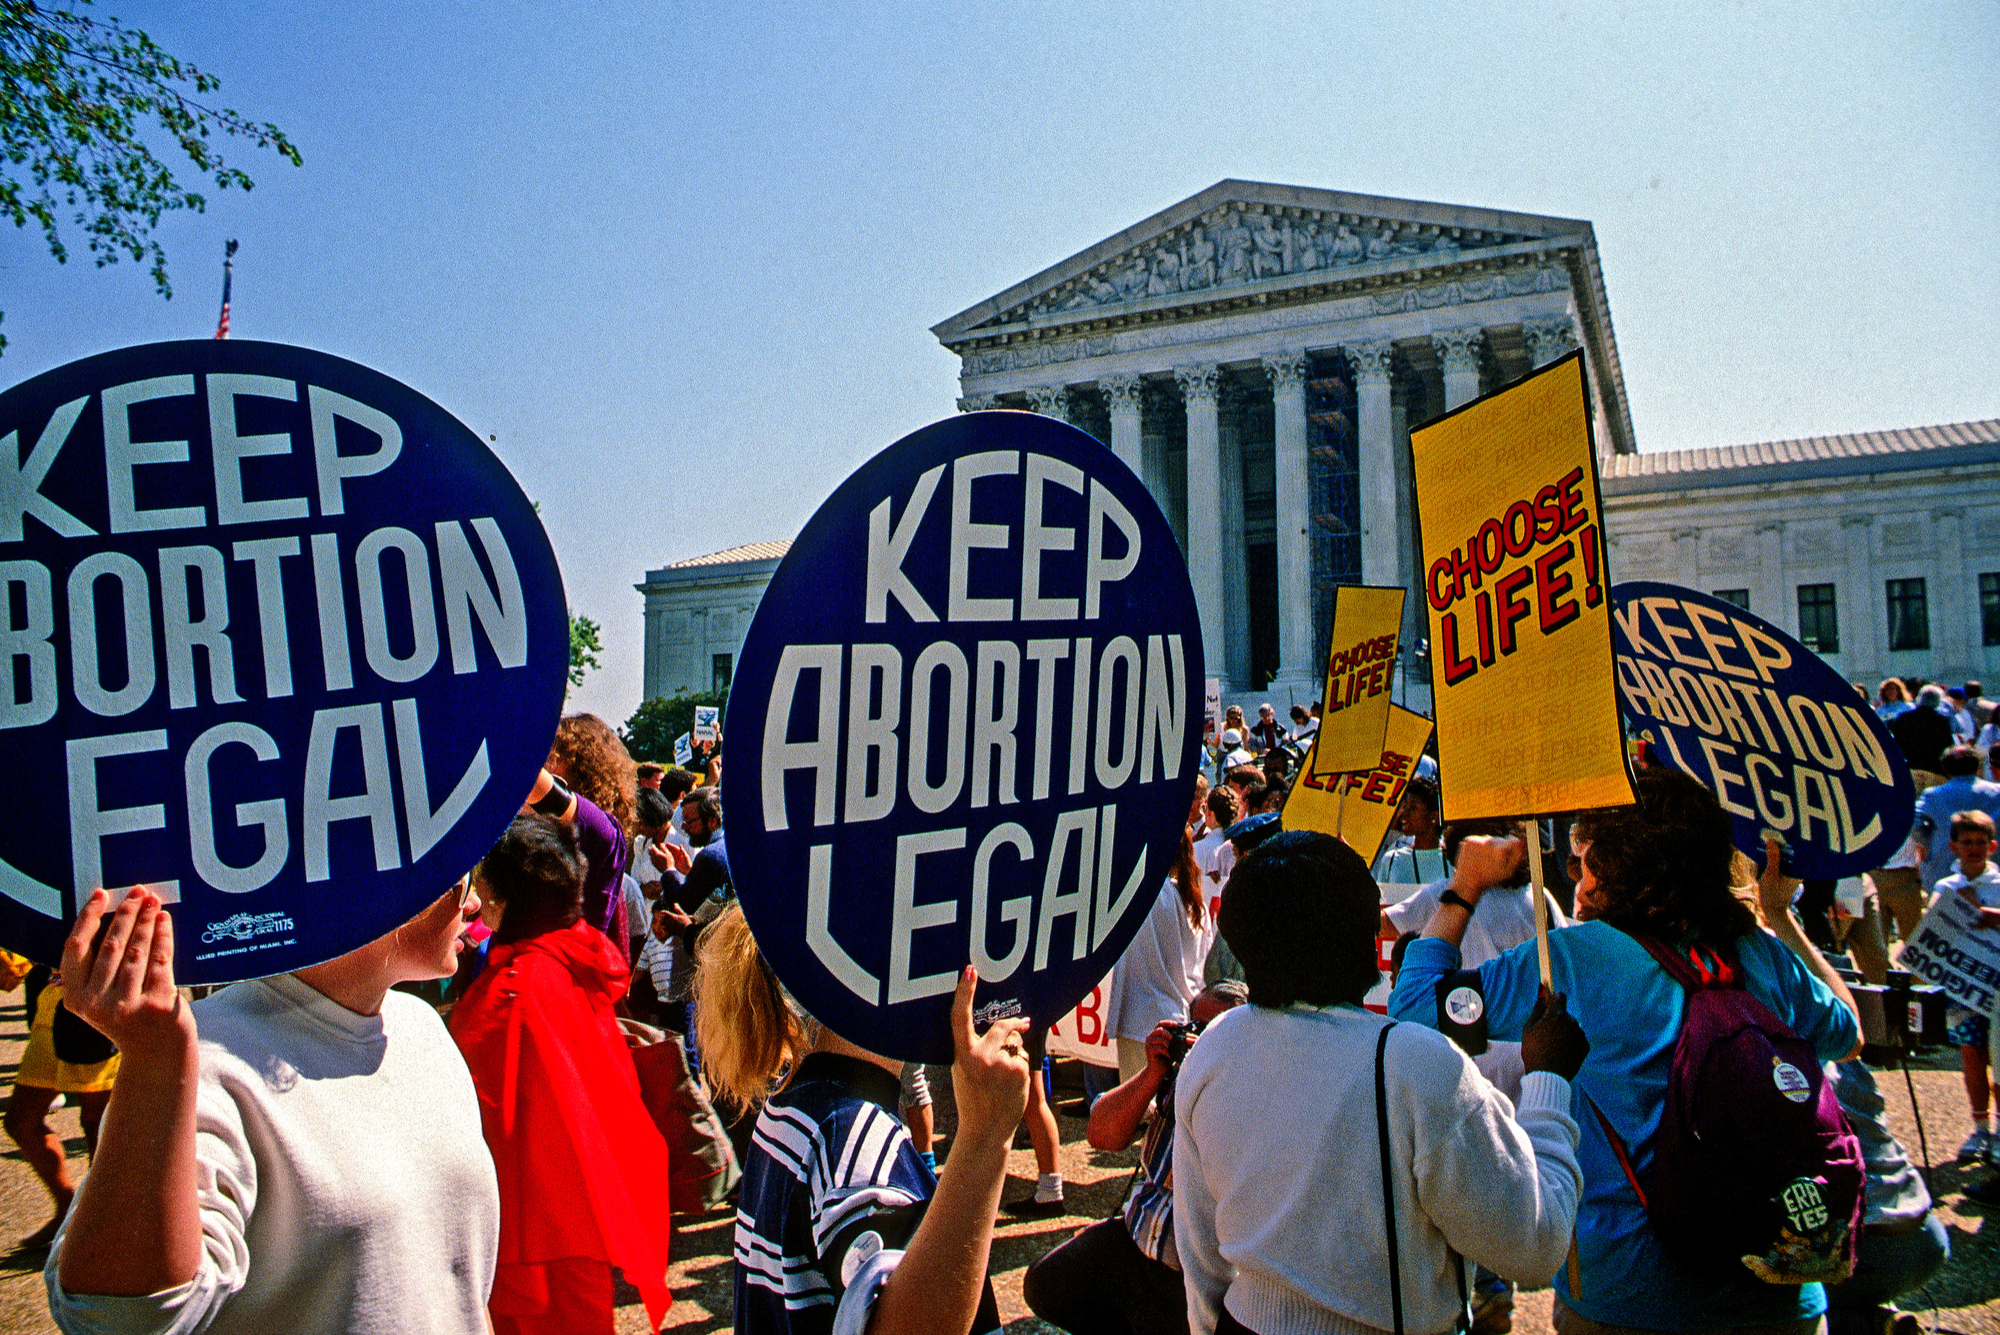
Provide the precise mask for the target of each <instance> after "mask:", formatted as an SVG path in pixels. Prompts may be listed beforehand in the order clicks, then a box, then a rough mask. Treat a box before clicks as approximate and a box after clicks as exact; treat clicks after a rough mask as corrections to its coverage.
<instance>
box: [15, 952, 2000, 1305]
mask: <svg viewBox="0 0 2000 1335" xmlns="http://www.w3.org/2000/svg"><path fill="white" fill-rule="evenodd" d="M26 1038H27V1030H26V1025H25V1023H24V1021H23V1016H22V1012H21V997H20V994H19V993H18V992H16V993H14V994H12V995H10V996H5V997H0V1081H11V1079H12V1077H13V1074H14V1071H15V1069H16V1066H17V1065H18V1063H19V1061H20V1054H21V1048H22V1045H23V1043H24V1042H25V1041H26ZM1877 1081H1878V1083H1879V1084H1880V1086H1881V1088H1882V1092H1883V1094H1884V1096H1885V1098H1886V1099H1887V1101H1888V1115H1889V1126H1890V1129H1891V1130H1892V1131H1893V1132H1894V1133H1895V1134H1896V1136H1897V1137H1898V1138H1899V1139H1900V1140H1902V1141H1903V1143H1904V1144H1905V1145H1907V1146H1909V1147H1910V1149H1911V1151H1912V1153H1913V1154H1920V1149H1919V1145H1920V1139H1919V1136H1918V1130H1917V1118H1916V1114H1915V1109H1913V1106H1912V1103H1911V1099H1910V1092H1909V1091H1910V1088H1912V1087H1913V1088H1914V1090H1915V1092H1916V1095H1917V1105H1916V1106H1917V1107H1919V1108H1921V1111H1922V1114H1923V1127H1924V1132H1925V1136H1924V1139H1926V1140H1927V1141H1928V1143H1929V1147H1930V1158H1931V1161H1932V1163H1933V1165H1934V1166H1933V1168H1932V1170H1931V1184H1932V1192H1933V1194H1934V1196H1935V1197H1936V1198H1937V1200H1938V1203H1939V1212H1940V1216H1941V1218H1942V1219H1943V1221H1944V1223H1945V1226H1946V1228H1947V1229H1949V1231H1950V1234H1951V1245H1952V1258H1951V1261H1950V1263H1949V1264H1948V1265H1947V1266H1946V1267H1945V1269H1944V1270H1943V1272H1942V1273H1940V1275H1939V1276H1938V1277H1937V1278H1936V1279H1935V1280H1933V1281H1932V1282H1931V1284H1930V1286H1929V1287H1928V1288H1927V1289H1925V1290H1922V1291H1920V1292H1919V1293H1917V1294H1911V1295H1907V1296H1906V1297H1905V1298H1904V1299H1903V1300H1902V1305H1903V1306H1904V1307H1905V1308H1907V1309H1909V1310H1912V1311H1917V1312H1920V1313H1921V1314H1922V1321H1923V1325H1924V1327H1925V1329H1926V1330H1935V1331H1937V1332H1939V1333H1940V1335H1950V1333H1951V1332H1957V1333H1958V1335H2000V1209H1992V1210H1989V1209H1987V1208H1985V1207H1982V1206H1979V1205H1975V1204H1972V1203H1971V1202H1968V1201H1966V1200H1965V1199H1964V1197H1963V1192H1964V1190H1965V1188H1966V1187H1967V1186H1969V1185H1971V1184H1972V1183H1974V1182H1976V1181H1979V1180H1981V1179H1982V1178H1984V1177H1985V1176H1986V1174H1987V1173H1989V1172H1992V1171H1995V1170H1990V1169H1981V1168H1961V1167H1959V1166H1957V1165H1956V1164H1953V1163H1950V1162H1949V1161H1948V1160H1949V1156H1950V1155H1951V1154H1952V1153H1953V1152H1954V1151H1955V1150H1956V1149H1957V1147H1958V1143H1959V1142H1960V1141H1961V1140H1963V1139H1964V1138H1965V1133H1966V1129H1967V1128H1966V1119H1965V1092H1964V1087H1963V1085H1962V1084H1961V1083H1960V1078H1959V1074H1958V1056H1957V1053H1956V1051H1955V1050H1952V1049H1946V1048H1933V1049H1928V1050H1926V1051H1924V1052H1923V1053H1920V1054H1919V1055H1918V1056H1917V1057H1915V1058H1913V1059H1912V1060H1911V1063H1910V1081H1909V1084H1908V1085H1907V1086H1906V1084H1905V1082H1904V1079H1903V1076H1902V1073H1901V1072H1900V1071H1881V1072H1878V1073H1877ZM931 1088H932V1090H933V1092H934V1093H935V1095H936V1096H937V1099H938V1109H937V1120H938V1131H939V1139H940V1141H941V1142H943V1144H944V1146H945V1150H946V1154H945V1159H946V1165H947V1168H948V1167H949V1161H950V1156H949V1143H950V1136H951V1131H952V1127H953V1124H954V1121H955V1119H954V1117H953V1114H952V1105H951V1081H950V1078H949V1075H948V1073H947V1072H945V1071H944V1070H942V1069H941V1068H933V1069H932V1078H931ZM1056 1112H1057V1120H1058V1122H1059V1123H1060V1125H1061V1128H1062V1139H1063V1148H1062V1170H1063V1177H1064V1179H1065V1181H1066V1183H1067V1189H1066V1200H1067V1204H1068V1207H1069V1211H1070V1212H1069V1213H1068V1214H1065V1215H1060V1216H1053V1217H1047V1218H1038V1219H1029V1220H1020V1221H1015V1220H1003V1222H1002V1224H1001V1226H1000V1228H999V1229H998V1230H997V1232H996V1234H995V1238H994V1243H993V1287H994V1294H995V1296H996V1298H997V1299H998V1300H999V1304H1000V1314H1001V1317H1002V1319H1003V1320H1004V1321H1005V1322H1006V1330H1007V1332H1008V1335H1048V1333H1050V1332H1054V1330H1055V1328H1054V1327H1052V1326H1049V1325H1046V1324H1045V1323H1043V1322H1041V1321H1039V1320H1037V1319H1036V1318H1034V1317H1033V1316H1031V1315H1029V1314H1028V1311H1027V1309H1026V1307H1025V1306H1024V1305H1023V1304H1022V1302H1021V1276H1022V1273H1023V1272H1024V1271H1025V1270H1026V1269H1027V1267H1028V1265H1029V1264H1030V1263H1032V1262H1033V1261H1034V1260H1035V1259H1036V1258H1037V1257H1040V1256H1041V1255H1042V1254H1043V1253H1045V1252H1047V1251H1048V1250H1049V1249H1050V1248H1052V1247H1054V1246H1056V1245H1057V1244H1059V1243H1061V1242H1063V1241H1065V1240H1066V1239H1068V1238H1069V1237H1070V1236H1071V1235H1072V1234H1073V1233H1075V1232H1076V1231H1077V1230H1078V1229H1080V1228H1082V1227H1084V1226H1086V1225H1088V1224H1091V1223H1094V1222H1096V1221H1097V1220H1099V1219H1102V1218H1105V1217H1106V1216H1107V1215H1109V1214H1110V1213H1111V1212H1112V1211H1113V1210H1114V1209H1115V1208H1116V1207H1117V1205H1118V1202H1119V1201H1120V1200H1121V1199H1122V1198H1123V1195H1124V1190H1125V1184H1126V1181H1127V1179H1129V1178H1130V1176H1131V1174H1132V1169H1133V1165H1134V1160H1135V1150H1125V1151H1121V1152H1120V1153H1117V1154H1105V1153H1101V1152H1099V1151H1096V1150H1092V1149H1091V1148H1090V1147H1089V1146H1088V1145H1086V1144H1084V1143H1083V1126H1084V1124H1083V1117H1082V1113H1083V1106H1082V1098H1081V1094H1080V1092H1079V1091H1075V1090H1068V1089H1059V1090H1058V1098H1057V1103H1056ZM54 1121H55V1125H56V1127H57V1129H58V1131H59V1132H60V1133H61V1134H62V1135H63V1136H64V1137H65V1139H66V1142H67V1144H68V1147H69V1152H70V1154H71V1156H72V1157H73V1158H75V1159H78V1160H81V1159H82V1157H83V1133H82V1131H81V1129H80V1128H79V1126H78V1124H77V1120H76V1112H75V1110H73V1109H68V1108H65V1109H61V1110H59V1111H58V1112H57V1113H56V1114H55V1116H54ZM1369 1143H1370V1144H1371V1145H1372V1143H1373V1142H1372V1140H1371V1141H1370V1142H1369ZM1034 1181H1035V1160H1034V1154H1033V1152H1032V1151H1030V1150H1027V1149H1019V1150H1015V1151H1014V1152H1013V1153H1012V1154H1010V1155H1009V1158H1008V1183H1007V1189H1006V1192H1005V1195H1004V1199H1007V1200H1012V1199H1013V1198H1014V1197H1016V1196H1019V1195H1024V1194H1026V1193H1028V1192H1030V1191H1032V1190H1033V1187H1034ZM49 1209H50V1205H49V1199H48V1196H47V1194H46V1193H45V1192H44V1191H43V1190H42V1187H41V1184H40V1183H39V1182H38V1181H36V1179H35V1177H34V1175H33V1174H32V1173H30V1172H29V1171H28V1168H27V1166H26V1164H24V1163H23V1162H22V1160H21V1157H20V1155H19V1153H18V1152H17V1151H15V1150H14V1149H13V1148H12V1146H11V1144H10V1145H8V1147H7V1149H6V1151H5V1153H4V1154H0V1251H4V1250H5V1249H6V1248H7V1247H8V1246H9V1245H10V1243H11V1240H12V1239H16V1238H20V1237H23V1236H25V1235H27V1234H28V1233H30V1232H32V1231H34V1229H35V1228H37V1227H38V1226H40V1225H41V1224H42V1222H43V1221H44V1220H46V1219H47V1218H48V1212H49ZM733 1230H734V1218H733V1216H732V1215H731V1214H729V1213H728V1212H726V1211H717V1212H715V1213H712V1214H709V1215H706V1216H702V1217H699V1218H684V1219H682V1220H680V1221H679V1224H678V1227H677V1229H676V1232H675V1235H674V1263H673V1269H672V1272H671V1274H670V1276H669V1281H668V1282H669V1286H670V1287H671V1288H672V1290H673V1293H674V1306H673V1310H672V1311H671V1312H669V1313H668V1314H667V1321H666V1326H665V1329H668V1330H673V1331H682V1332H688V1333H689V1335H714V1333H716V1332H722V1331H728V1330H731V1329H733V1325H734V1323H733V1318H732V1316H731V1304H730V1269H731V1266H730V1259H729V1255H730V1241H731V1235H732V1233H733ZM41 1263H42V1257H41V1255H40V1254H39V1253H36V1254H21V1253H18V1252H7V1253H6V1254H4V1255H0V1335H41V1333H42V1332H53V1331H54V1330H55V1325H54V1323H53V1322H51V1321H50V1320H49V1316H48V1307H47V1300H46V1297H45V1295H44V1291H43V1287H42V1276H41V1268H42V1267H41ZM621 1294H622V1300H623V1301H622V1304H621V1306H620V1307H619V1310H618V1321H617V1328H618V1331H619V1332H620V1335H642V1333H643V1332H644V1331H645V1329H646V1323H645V1314H644V1310H643V1309H642V1308H641V1307H640V1306H639V1303H638V1295H637V1293H636V1292H635V1291H634V1290H632V1289H631V1288H629V1287H623V1288H622V1289H621ZM1549 1298H1550V1295H1549V1293H1548V1291H1547V1290H1546V1289H1544V1290H1542V1291H1540V1292H1524V1293H1522V1294H1521V1295H1520V1296H1519V1300H1518V1304H1517V1306H1516V1308H1515V1314H1514V1330H1515V1331H1516V1332H1519V1333H1520V1335H1550V1332H1551V1326H1550V1323H1549Z"/></svg>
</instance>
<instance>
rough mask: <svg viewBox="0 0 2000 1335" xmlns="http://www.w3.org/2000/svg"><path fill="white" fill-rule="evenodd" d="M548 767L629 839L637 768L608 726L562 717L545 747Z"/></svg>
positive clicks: (584, 717)
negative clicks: (610, 820)
mask: <svg viewBox="0 0 2000 1335" xmlns="http://www.w3.org/2000/svg"><path fill="white" fill-rule="evenodd" d="M548 765H549V768H550V769H551V770H554V771H556V772H559V773H560V774H561V775H562V776H563V778H564V779H565V780H567V781H568V783H569V786H570V787H571V788H574V789H575V790H576V791H577V792H579V793H582V794H583V795H584V796H585V797H587V798H589V799H590V800H591V801H593V802H595V803H596V804H597V805H598V806H599V807H601V808H603V810H604V814H605V815H607V816H609V817H611V819H613V820H615V821H617V822H618V828H619V829H620V830H622V831H624V833H625V837H626V838H628V839H629V838H631V837H632V831H633V816H634V815H635V814H636V811H637V808H638V801H639V767H638V766H637V765H635V764H633V763H632V753H631V752H629V751H627V750H626V749H625V743H623V742H621V741H619V740H618V734H617V733H615V732H613V731H612V730H611V726H610V725H609V724H607V723H606V722H605V721H604V720H603V719H601V718H599V717H597V715H595V714H568V715H565V716H564V717H563V721H562V722H561V723H558V724H557V725H556V739H555V741H554V742H552V743H550V745H549V761H548Z"/></svg>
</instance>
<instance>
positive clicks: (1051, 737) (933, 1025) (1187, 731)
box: [722, 412, 1203, 1063]
mask: <svg viewBox="0 0 2000 1335" xmlns="http://www.w3.org/2000/svg"><path fill="white" fill-rule="evenodd" d="M1079 677H1081V679H1082V681H1083V683H1084V687H1085V688H1084V690H1082V691H1081V692H1079V691H1078V690H1077V689H1076V685H1077V682H1078V680H1079ZM1202 682H1203V660H1202V649H1201V632H1200V626H1199V622H1198V620H1197V618H1196V613H1195V607H1194V594H1193V589H1192V587H1191V586H1190V585H1189V582H1188V577H1187V569H1186V566H1185V564H1184V563H1183V562H1182V560H1181V556H1180V551H1179V547H1178V545H1177V544H1176V543H1175V541H1174V538H1173V534H1172V531H1171V530H1170V529H1169V528H1168V527H1167V524H1166V520H1165V519H1164V517H1162V516H1161V514H1160V512H1159V509H1158V507H1157V506H1156V505H1155V504H1154V503H1153V501H1152V498H1151V497H1150V496H1149V495H1148V494H1147V492H1146V490H1145V488H1144V486H1143V484H1141V483H1140V481H1139V479H1138V478H1137V477H1136V476H1135V475H1134V474H1133V473H1132V471H1131V469H1129V468H1128V467H1126V465H1125V464H1124V463H1122V462H1121V461H1120V460H1119V459H1118V458H1117V456H1116V455H1114V454H1112V453H1111V451H1110V450H1108V449H1106V448H1105V447H1104V446H1103V445H1101V444H1100V443H1098V442H1097V441H1096V440H1094V439H1092V438H1091V437H1090V436H1088V435H1085V434H1084V433H1083V432H1081V431H1078V430H1076V429H1075V428H1074V427H1070V426H1067V425H1065V424H1063V423H1061V422H1057V421H1054V420H1052V419H1049V418H1045V417H1040V416H1036V415H1033V414H1027V413H1016V412H985V413H969V414H965V415H963V416H960V417H956V418H952V419H948V420H946V421H942V422H938V423H934V424H933V425H931V426H928V427H925V428H923V429H922V430H919V431H917V432H914V433H912V434H911V435H908V436H905V437H904V438H903V439H902V440H899V441H897V442H896V443H895V444H893V445H891V446H890V447H889V448H887V449H886V450H884V451H882V452H881V453H880V454H878V455H876V456H875V457H874V458H873V459H871V460H869V461H868V462H867V463H865V464H863V465H862V466H861V468H860V469H858V470H857V471H856V472H855V473H854V474H853V475H852V476H850V477H849V478H848V479H847V480H846V481H845V482H843V483H842V484H841V485H840V487H839V488H838V489H836V491H835V492H834V494H833V495H832V497H830V498H829V499H828V500H827V502H826V503H825V504H824V505H822V506H821V507H820V509H819V511H818V512H817V513H816V514H814V516H813V517H812V519H811V520H810V521H809V522H808V523H807V524H806V526H805V528H804V529H803V530H802V531H801V533H800V535H799V537H798V539H797V540H796V541H795V542H794V543H793V545H792V547H791V549H790V551H789V552H788V553H787V555H786V557H785V559H784V560H783V562H782V563H781V564H780V565H779V567H778V570H777V572H776V573H775V574H774V575H773V577H772V580H771V583H770V585H769V587H768V588H767V589H766V591H765V593H764V597H763V601H762V602H761V603H760V604H759V606H758V609H757V614H756V617H755V619H754V620H753V622H752V624H751V627H750V631H749V634H748V636H747V637H746V639H745V641H744V645H743V651H742V654H741V656H740V659H739V662H738V665H737V670H736V675H735V683H734V687H733V689H732V699H731V708H730V715H729V718H730V748H729V750H730V756H731V763H730V764H729V765H727V766H725V767H724V772H723V781H722V782H723V789H724V794H723V795H724V820H725V828H726V830H727V832H728V841H729V858H730V867H731V871H732V874H733V877H734V880H735V883H736V886H737V890H738V893H739V895H740V896H741V899H742V902H743V908H744V912H745V913H746V915H747V916H748V918H749V921H750V926H751V928H752V930H753V931H754V932H755V933H756V935H757V940H758V943H759V945H760V947H761V948H762V950H763V952H764V954H765V956H766V957H767V958H768V959H769V960H770V962H771V965H772V967H773V969H774V971H775V972H776V974H777V976H778V978H779V980H780V981H782V982H783V983H784V985H785V986H786V987H787V988H788V989H789V990H790V991H791V992H792V993H793V995H794V996H795V997H796V998H797V999H798V1000H799V1002H800V1003H801V1004H802V1005H803V1006H804V1007H805V1008H806V1010H808V1011H809V1012H810V1013H811V1014H812V1015H813V1016H814V1017H815V1018H816V1019H818V1020H819V1021H820V1022H821V1023H823V1024H825V1025H827V1026H828V1027H829V1028H831V1029H832V1030H833V1031H834V1032H835V1033H838V1034H840V1035H842V1036H843V1037H845V1038H847V1039H849V1040H850V1041H853V1042H856V1043H859V1044H862V1045H863V1046H865V1047H867V1048H869V1049H870V1050H871V1051H874V1052H879V1053H881V1054H883V1055H885V1056H890V1057H897V1058H902V1059H906V1060H923V1061H930V1062H940V1063H942V1062H949V1061H950V1060H951V1038H950V1030H949V1025H948V1017H949V1011H950V1005H951V994H952V991H953V988H954V986H955V984H956V981H957V976H958V973H959V971H960V970H961V969H962V968H963V967H964V966H965V964H966V963H967V962H968V960H970V962H972V963H974V964H976V965H978V967H979V970H980V974H981V979H982V981H981V984H980V987H979V992H978V996H977V1002H976V1009H977V1012H978V1018H979V1019H980V1020H981V1021H986V1020H992V1019H999V1018H1004V1017H1006V1016H1008V1015H1026V1016H1028V1017H1030V1018H1031V1019H1032V1020H1033V1022H1034V1023H1035V1024H1036V1025H1038V1026H1046V1025H1048V1024H1049V1023H1051V1022H1053V1021H1055V1020H1057V1019H1059V1018H1060V1017H1061V1016H1062V1015H1063V1014H1065V1013H1066V1012H1067V1011H1069V1010H1070V1009H1071V1008H1072V1007H1073V1006H1075V1005H1076V1003H1077V1001H1078V1000H1079V999H1080V998H1082V997H1083V996H1084V995H1085V994H1086V993H1088V992H1089V990H1090V989H1091V987H1092V986H1093V985H1095V984H1096V983H1097V982H1098V981H1099V980H1100V979H1102V978H1103V977H1104V975H1105V974H1106V973H1107V972H1109V970H1110V967H1111V965H1112V964H1113V963H1114V962H1115V961H1116V960H1117V958H1118V957H1119V955H1121V954H1122V953H1123V952H1124V949H1125V947H1126V945H1127V944H1128V943H1129V942H1130V941H1131V939H1132V937H1133V936H1134V934H1136V932H1137V931H1138V930H1139V927H1140V924H1141V923H1142V921H1143V920H1144V918H1145V916H1146V914H1147V913H1148V912H1149V911H1150V910H1151V908H1152V905H1153V904H1154V902H1155V899H1156V898H1157V895H1158V893H1159V890H1160V886H1161V884H1162V881H1163V879H1164V878H1165V876H1166V874H1167V871H1168V869H1169V868H1170V867H1171V865H1172V859H1173V857H1174V855H1175V854H1176V853H1177V851H1178V842H1177V841H1178V839H1179V837H1180V834H1181V831H1182V827H1183V822H1184V819H1185V817H1186V814H1187V811H1188V805H1189V802H1190V799H1191V797H1192V794H1193V785H1194V781H1195V777H1196V775H1197V773H1198V770H1199V764H1198V760H1197V751H1198V747H1199V742H1200V729H1201V707H1202ZM1078 738H1081V739H1082V741H1081V745H1073V744H1072V743H1073V741H1075V740H1076V739H1078ZM914 757H921V763H920V764H919V763H918V762H917V760H916V759H914ZM975 918H976V919H977V920H978V921H979V922H980V924H981V927H982V930H979V931H974V930H973V928H972V923H973V922H974V920H975Z"/></svg>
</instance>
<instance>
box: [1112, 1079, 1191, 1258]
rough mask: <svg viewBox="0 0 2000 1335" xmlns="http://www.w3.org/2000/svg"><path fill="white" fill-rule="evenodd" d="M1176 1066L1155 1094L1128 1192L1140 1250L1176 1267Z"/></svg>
mask: <svg viewBox="0 0 2000 1335" xmlns="http://www.w3.org/2000/svg"><path fill="white" fill-rule="evenodd" d="M1179 1076H1180V1069H1179V1068H1178V1067H1176V1068H1175V1069H1174V1070H1172V1071H1170V1072H1168V1073H1167V1078H1166V1079H1165V1080H1162V1081H1161V1082H1160V1088H1159V1090H1158V1091H1157V1092H1156V1093H1155V1094H1154V1095H1153V1124H1152V1126H1150V1127H1148V1128H1147V1130H1146V1139H1145V1143H1144V1144H1143V1145H1142V1146H1141V1147H1140V1150H1139V1171H1138V1172H1137V1173H1135V1174H1133V1177H1132V1190H1131V1191H1130V1192H1128V1193H1127V1194H1126V1196H1125V1205H1124V1211H1123V1212H1124V1215H1125V1227H1126V1228H1127V1229H1128V1230H1130V1232H1131V1234H1132V1241H1133V1242H1134V1243H1136V1244H1137V1245H1138V1248H1139V1250H1140V1251H1142V1252H1144V1253H1145V1254H1146V1255H1147V1256H1150V1257H1151V1258H1152V1259H1153V1260H1155V1261H1158V1262H1160V1263H1161V1264H1162V1265H1165V1266H1169V1267H1171V1268H1172V1269H1175V1270H1179V1269H1180V1268H1181V1256H1180V1253H1179V1252H1178V1251H1177V1250H1175V1248H1174V1082H1175V1080H1177V1079H1178V1078H1179Z"/></svg>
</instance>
